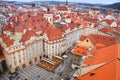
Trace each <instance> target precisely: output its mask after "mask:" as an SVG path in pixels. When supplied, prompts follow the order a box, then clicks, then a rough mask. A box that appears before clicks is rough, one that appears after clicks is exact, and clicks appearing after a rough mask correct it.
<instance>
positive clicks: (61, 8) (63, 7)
mask: <svg viewBox="0 0 120 80" xmlns="http://www.w3.org/2000/svg"><path fill="white" fill-rule="evenodd" d="M56 9H57V10H63V11H67V10H68V8H67V7H66V6H57V7H56Z"/></svg>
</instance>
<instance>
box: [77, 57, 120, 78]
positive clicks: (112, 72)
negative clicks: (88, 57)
mask: <svg viewBox="0 0 120 80" xmlns="http://www.w3.org/2000/svg"><path fill="white" fill-rule="evenodd" d="M119 67H120V60H118V59H116V60H113V61H111V62H109V63H107V64H105V65H104V66H102V67H99V68H97V69H95V70H93V71H90V72H89V73H88V74H86V75H84V76H80V77H78V80H120V76H119V74H120V68H119Z"/></svg>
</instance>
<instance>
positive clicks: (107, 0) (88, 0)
mask: <svg viewBox="0 0 120 80" xmlns="http://www.w3.org/2000/svg"><path fill="white" fill-rule="evenodd" d="M6 1H21V2H31V1H66V0H6ZM68 1H69V2H82V3H103V4H112V3H116V2H120V0H68Z"/></svg>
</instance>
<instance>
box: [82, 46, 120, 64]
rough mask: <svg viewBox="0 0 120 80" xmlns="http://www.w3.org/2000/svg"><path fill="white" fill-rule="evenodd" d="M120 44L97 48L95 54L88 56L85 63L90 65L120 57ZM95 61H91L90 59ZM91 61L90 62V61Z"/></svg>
mask: <svg viewBox="0 0 120 80" xmlns="http://www.w3.org/2000/svg"><path fill="white" fill-rule="evenodd" d="M119 46H120V44H116V45H112V46H109V47H105V48H102V49H99V50H97V51H96V52H97V53H96V54H95V56H93V57H89V58H86V59H85V61H84V63H86V64H89V65H95V64H100V63H103V62H107V61H110V60H111V59H115V58H120V53H119V50H120V48H119ZM91 58H92V60H94V61H89V59H91ZM88 62H89V63H88Z"/></svg>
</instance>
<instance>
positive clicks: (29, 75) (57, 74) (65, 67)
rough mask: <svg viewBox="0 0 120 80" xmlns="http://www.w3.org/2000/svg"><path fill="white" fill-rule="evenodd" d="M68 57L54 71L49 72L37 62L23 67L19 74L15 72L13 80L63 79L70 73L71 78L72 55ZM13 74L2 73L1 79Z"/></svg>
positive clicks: (6, 79) (6, 78) (7, 78)
mask: <svg viewBox="0 0 120 80" xmlns="http://www.w3.org/2000/svg"><path fill="white" fill-rule="evenodd" d="M68 56H69V57H68V58H67V59H64V62H63V63H62V64H60V65H59V66H58V67H57V68H56V69H55V70H54V71H53V72H48V71H46V70H45V69H43V68H40V67H38V66H37V65H36V64H33V65H31V66H29V67H25V68H23V69H22V70H21V71H18V75H16V74H14V75H13V79H11V80H25V79H27V80H61V79H62V78H64V80H65V75H66V73H68V77H70V78H71V76H72V75H73V73H74V71H72V69H71V59H72V55H71V54H68ZM10 75H11V74H9V73H8V72H6V73H5V74H2V75H1V78H0V80H10V79H9V77H10Z"/></svg>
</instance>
